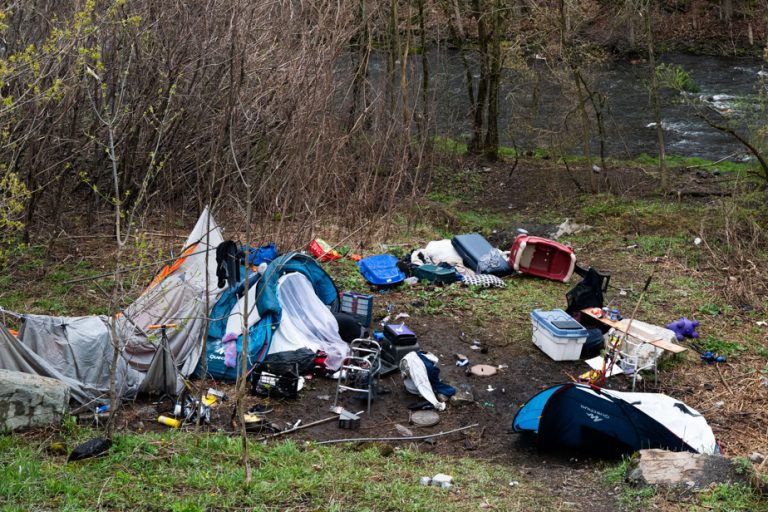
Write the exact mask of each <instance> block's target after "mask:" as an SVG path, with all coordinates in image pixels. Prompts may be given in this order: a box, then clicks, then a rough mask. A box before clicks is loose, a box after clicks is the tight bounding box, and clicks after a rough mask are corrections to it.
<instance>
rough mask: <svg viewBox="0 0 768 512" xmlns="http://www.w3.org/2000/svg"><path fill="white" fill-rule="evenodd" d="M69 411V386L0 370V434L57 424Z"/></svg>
mask: <svg viewBox="0 0 768 512" xmlns="http://www.w3.org/2000/svg"><path fill="white" fill-rule="evenodd" d="M68 408H69V386H67V385H66V384H65V383H63V382H62V381H60V380H56V379H51V378H48V377H40V376H38V375H33V374H31V373H22V372H15V371H11V370H0V430H20V429H26V428H36V427H43V426H47V425H52V424H59V423H61V419H62V417H63V416H64V413H65V412H66V411H67V409H68Z"/></svg>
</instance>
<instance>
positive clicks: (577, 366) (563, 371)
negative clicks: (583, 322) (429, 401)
mask: <svg viewBox="0 0 768 512" xmlns="http://www.w3.org/2000/svg"><path fill="white" fill-rule="evenodd" d="M396 293H397V292H394V293H391V297H388V298H389V299H395V297H394V295H395V294H396ZM403 321H404V322H406V324H407V325H408V326H409V327H411V328H412V330H414V332H416V333H417V335H418V336H419V343H420V345H421V347H422V349H423V350H425V351H429V352H432V353H433V354H435V355H437V356H438V357H439V359H440V363H439V366H440V369H441V377H442V379H443V381H444V382H446V383H449V384H451V385H452V386H454V387H459V386H462V385H468V386H470V388H471V389H472V392H473V395H474V402H472V403H461V404H459V403H456V402H449V405H448V407H447V409H446V410H445V411H443V412H440V413H439V416H440V422H439V423H438V424H437V425H435V426H432V427H418V426H416V425H414V424H412V423H410V422H409V416H410V413H411V411H410V410H409V409H408V406H409V405H411V404H415V403H417V402H419V401H420V400H421V399H419V398H418V397H416V396H414V395H412V394H410V393H408V392H407V391H406V390H405V388H404V386H403V383H402V378H401V377H400V373H399V372H394V373H391V374H389V375H386V376H384V377H383V378H382V379H381V382H380V386H381V389H382V390H384V393H383V394H379V395H378V396H377V397H376V399H375V400H374V402H373V405H372V410H371V414H370V415H367V414H363V415H362V418H361V422H360V427H359V429H357V430H346V429H341V428H340V427H339V422H338V421H330V422H327V423H323V424H320V425H316V426H313V427H309V428H306V429H304V430H299V431H296V432H294V433H291V434H287V435H284V436H279V437H276V438H274V440H275V441H279V440H281V439H286V438H287V439H293V440H295V441H297V442H300V441H327V440H338V439H350V438H369V437H370V438H400V437H402V435H403V434H401V433H400V432H399V431H398V429H397V427H396V425H401V426H403V427H406V428H408V429H409V430H410V431H411V432H412V433H413V435H414V436H428V435H432V434H439V433H440V432H446V431H449V430H453V429H457V428H460V427H464V426H468V425H473V424H477V426H476V427H474V428H472V429H469V430H466V431H463V432H457V433H453V434H449V435H447V436H439V435H435V437H434V438H429V439H427V440H424V441H395V440H388V441H385V442H384V443H385V444H387V445H390V446H392V447H398V446H401V447H402V446H408V447H410V448H413V449H417V450H419V451H421V452H431V453H436V454H440V455H450V456H462V457H473V458H478V459H483V460H485V461H490V462H496V463H500V464H508V465H510V466H511V467H512V470H513V472H514V473H511V474H522V475H523V479H528V480H529V481H530V480H535V481H537V482H540V483H543V484H545V485H548V486H549V487H550V488H551V491H552V493H553V494H554V495H557V496H560V497H561V498H562V501H563V504H564V507H566V508H569V509H574V510H580V509H586V507H585V506H584V504H585V503H589V507H588V508H589V509H590V510H593V511H594V510H597V511H600V510H606V511H609V510H616V503H615V499H614V496H613V492H614V491H613V490H612V489H602V484H601V482H600V474H599V471H598V469H596V468H599V467H602V466H601V464H600V460H598V457H592V458H594V459H595V460H585V459H587V458H590V456H589V454H584V453H566V452H561V451H558V450H548V451H542V450H540V449H539V447H537V445H536V443H535V440H534V439H532V438H529V437H525V436H521V435H520V434H516V433H513V432H512V428H511V426H512V421H513V418H514V415H515V413H516V412H517V410H518V408H519V407H520V405H522V404H523V403H524V402H525V401H526V400H527V399H528V398H529V397H531V396H532V395H533V394H535V393H536V392H538V391H539V390H542V389H545V388H547V387H549V386H552V385H555V384H560V383H563V382H566V381H568V380H569V377H568V375H575V374H579V373H581V372H583V371H584V370H585V369H586V366H585V365H584V364H583V363H582V362H579V361H574V362H555V361H552V360H551V359H550V358H549V357H547V356H546V355H545V354H543V353H542V352H541V351H539V350H538V349H537V348H536V347H535V346H534V345H533V344H532V342H531V340H530V339H524V338H527V337H528V336H526V334H525V333H523V332H521V333H520V336H519V337H515V339H508V338H507V337H506V336H503V335H500V334H499V333H494V332H492V331H489V332H487V333H483V332H478V331H477V330H476V329H475V330H474V332H473V335H471V336H467V335H466V334H464V335H463V336H462V334H463V333H465V331H466V328H465V327H464V326H465V325H466V323H468V322H470V321H471V319H469V318H462V317H461V316H456V317H454V318H445V317H435V316H421V315H419V314H414V315H413V316H411V317H409V318H404V319H403ZM529 334H530V333H528V335H529ZM474 341H477V342H479V346H480V347H483V348H482V349H480V350H473V349H472V348H471V346H472V342H474ZM455 354H465V355H466V356H467V357H468V358H469V359H470V366H472V365H474V364H487V365H491V366H495V367H499V366H501V369H499V370H498V373H497V374H496V375H493V376H489V377H476V376H472V375H469V374H468V373H467V372H466V368H460V367H458V366H456V365H455V361H456V357H455ZM619 379H620V380H619ZM628 382H629V381H628V380H626V379H624V378H623V377H622V378H615V379H614V381H613V382H612V383H611V384H612V387H616V388H626V387H627V385H628ZM217 387H218V388H219V389H222V390H225V391H227V392H228V393H229V394H230V395H231V396H234V389H233V387H232V386H231V385H226V384H222V385H219V386H217ZM335 393H336V381H334V380H332V379H329V378H325V377H315V378H313V379H311V380H308V381H307V382H306V386H305V388H304V389H303V390H302V391H301V392H300V394H299V398H297V399H282V400H277V399H268V400H265V399H263V398H260V397H257V396H249V397H248V399H247V404H248V406H249V407H251V406H253V405H257V404H264V403H268V404H269V405H271V406H272V408H273V409H274V410H273V412H272V413H269V414H268V415H267V417H268V418H269V420H270V421H271V422H272V423H274V424H275V425H276V426H279V427H280V428H287V427H288V425H289V424H295V422H296V421H297V420H301V422H302V424H309V423H312V422H315V421H318V420H322V419H325V418H329V417H332V416H333V414H332V413H330V412H329V408H330V407H331V406H332V405H333V403H334V398H335ZM339 405H342V406H343V407H345V408H346V409H348V410H351V411H362V410H365V408H366V404H365V402H363V401H360V400H355V399H354V398H353V397H352V396H351V393H349V392H347V393H342V394H341V396H340V399H339ZM167 407H168V406H167V404H161V405H157V406H156V405H153V404H152V403H151V402H146V401H139V402H135V403H133V404H131V405H130V406H129V407H128V408H127V409H126V411H125V412H124V416H123V418H124V419H123V421H124V426H125V427H126V428H127V429H130V430H162V429H165V428H167V427H164V426H162V425H159V424H157V423H156V418H157V415H158V414H159V413H161V412H163V411H164V410H166V409H167ZM232 411H233V404H232V403H231V402H229V403H227V402H225V403H224V404H222V406H221V407H220V408H219V409H218V410H217V411H216V412H214V415H213V419H212V428H213V429H220V430H223V431H227V432H234V431H235V426H233V424H232V423H231V419H232ZM262 437H263V436H262V435H259V434H253V435H252V438H253V439H254V440H260V439H262ZM594 455H595V456H597V455H599V447H595V453H594ZM608 460H609V461H612V462H615V461H616V459H612V460H611V459H608ZM595 462H598V465H597V466H596V465H595ZM517 478H518V477H517V476H511V477H510V480H516V479H517ZM520 484H521V485H525V481H524V480H523V481H521V482H520ZM596 488H597V489H600V492H595V491H596Z"/></svg>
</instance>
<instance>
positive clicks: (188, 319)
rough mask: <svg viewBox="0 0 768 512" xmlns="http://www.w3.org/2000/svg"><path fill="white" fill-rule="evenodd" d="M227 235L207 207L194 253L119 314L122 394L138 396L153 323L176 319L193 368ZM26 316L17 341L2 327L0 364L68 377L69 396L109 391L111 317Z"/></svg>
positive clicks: (174, 336) (186, 361) (183, 358)
mask: <svg viewBox="0 0 768 512" xmlns="http://www.w3.org/2000/svg"><path fill="white" fill-rule="evenodd" d="M222 241H223V237H222V234H221V230H220V229H219V227H218V225H217V224H216V222H215V221H214V220H213V218H211V217H210V214H209V212H208V209H206V210H205V211H203V213H202V215H201V216H200V218H199V219H198V221H197V224H196V225H195V227H194V229H193V230H192V232H191V233H190V235H189V237H188V238H187V242H186V244H185V245H184V247H185V249H186V248H188V247H191V246H193V245H195V244H197V246H196V248H195V249H194V250H193V251H192V254H190V255H188V256H187V257H186V259H184V261H183V262H182V263H181V264H180V265H179V267H178V268H177V269H176V270H174V271H173V272H172V273H171V274H170V275H169V276H168V277H166V278H165V279H164V280H163V281H161V282H160V283H158V284H157V285H155V286H154V287H152V288H150V289H148V290H147V291H145V292H144V294H143V295H142V296H141V297H139V298H138V299H137V300H136V301H135V302H134V303H133V304H131V305H130V306H129V307H128V308H126V309H125V311H124V312H123V315H120V316H118V317H117V318H116V319H115V322H116V324H115V328H116V331H117V334H118V338H119V340H120V347H121V352H120V357H119V360H118V372H117V382H118V390H119V394H120V396H122V397H125V398H129V397H133V396H134V395H135V394H136V391H137V390H138V388H139V386H140V385H141V384H142V381H143V380H144V379H145V375H146V372H147V370H148V369H149V367H150V364H151V362H152V359H153V357H154V355H155V352H156V351H157V348H158V346H159V345H160V332H159V330H151V329H149V326H150V325H152V324H176V327H175V328H169V329H168V347H169V351H170V354H171V355H172V356H173V359H174V362H175V363H176V365H178V367H179V371H180V372H181V374H183V375H189V374H190V373H192V372H193V371H194V369H195V367H196V366H197V363H198V360H199V358H200V353H201V350H202V346H201V342H202V328H203V324H204V322H205V317H206V316H207V311H206V289H207V290H208V304H207V305H208V307H212V306H213V304H214V303H215V301H216V297H217V296H218V294H219V290H218V289H217V288H216V247H217V246H218V245H219V244H220V243H221V242H222ZM206 253H207V255H208V258H207V260H208V261H207V262H206ZM206 263H207V265H206ZM206 270H207V272H206ZM206 274H207V279H206ZM22 318H23V325H22V329H21V332H20V333H19V339H18V340H17V339H15V338H13V336H12V335H11V334H10V333H9V332H8V331H7V330H6V329H5V328H4V327H3V328H2V330H1V331H0V368H5V369H8V370H17V371H24V372H28V373H36V374H38V375H44V376H47V377H53V378H57V379H60V380H63V381H65V382H66V383H67V384H69V386H70V388H71V390H72V391H71V396H72V397H73V398H74V399H75V400H77V401H78V402H81V403H85V402H88V401H91V400H93V399H95V398H97V397H99V396H102V395H106V394H108V391H109V368H110V364H111V361H112V342H111V339H112V337H111V334H110V333H111V326H110V325H109V322H110V321H111V320H110V319H109V318H108V317H104V316H89V317H52V316H43V315H24V316H23V317H22ZM159 373H160V372H158V374H159ZM160 378H162V375H160ZM161 385H162V383H161V382H157V383H155V382H152V383H149V382H148V383H146V384H145V385H144V387H145V388H149V389H156V388H157V386H161ZM177 389H178V388H177Z"/></svg>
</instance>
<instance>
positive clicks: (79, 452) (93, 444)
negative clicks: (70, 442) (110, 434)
mask: <svg viewBox="0 0 768 512" xmlns="http://www.w3.org/2000/svg"><path fill="white" fill-rule="evenodd" d="M111 447H112V440H111V439H105V438H103V437H97V438H96V439H91V440H90V441H86V442H84V443H83V444H80V445H77V446H75V448H74V450H72V453H70V454H69V457H68V458H67V462H73V461H76V460H83V459H90V458H92V457H99V456H101V455H104V454H106V453H107V451H108V450H109V449H110V448H111Z"/></svg>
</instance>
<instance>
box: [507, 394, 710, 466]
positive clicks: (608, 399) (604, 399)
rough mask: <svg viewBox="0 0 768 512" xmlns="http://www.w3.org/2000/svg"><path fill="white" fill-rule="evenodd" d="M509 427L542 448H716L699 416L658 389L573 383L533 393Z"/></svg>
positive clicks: (707, 450)
mask: <svg viewBox="0 0 768 512" xmlns="http://www.w3.org/2000/svg"><path fill="white" fill-rule="evenodd" d="M513 429H514V430H515V432H530V433H534V434H536V435H537V438H538V443H539V446H540V447H542V448H547V447H550V446H565V447H568V448H573V449H577V450H582V449H590V450H594V451H595V452H596V453H598V452H599V453H609V452H613V453H616V452H618V453H632V452H635V451H637V450H640V449H644V448H662V449H667V450H673V451H691V452H696V453H719V449H718V447H717V442H716V441H715V436H714V434H713V433H712V429H711V428H709V425H707V422H706V420H705V419H704V417H703V416H702V415H701V414H699V413H698V412H697V411H695V410H694V409H692V408H690V407H688V406H687V405H685V404H684V403H683V402H680V401H678V400H675V399H674V398H672V397H669V396H666V395H662V394H659V393H624V392H619V391H611V390H606V389H600V388H597V387H591V386H587V385H584V384H576V383H568V384H560V385H557V386H553V387H551V388H548V389H546V390H544V391H541V392H540V393H538V394H537V395H535V396H533V397H532V398H531V399H530V400H528V402H527V403H526V404H525V405H523V407H521V408H520V410H519V411H518V412H517V414H516V415H515V419H514V421H513Z"/></svg>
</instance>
